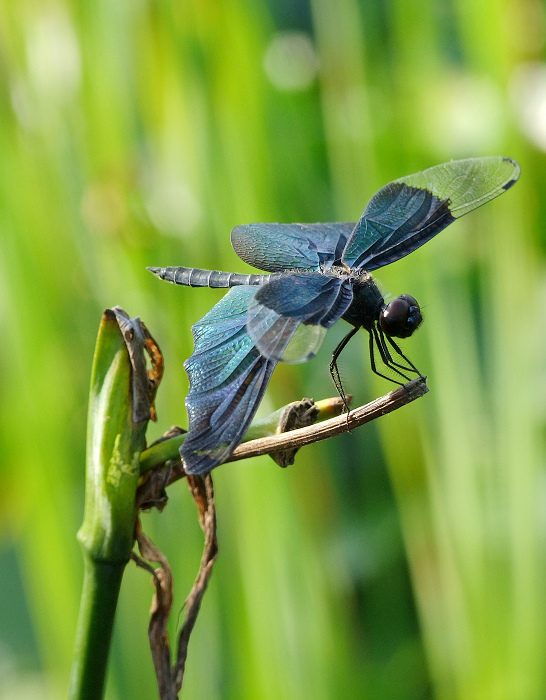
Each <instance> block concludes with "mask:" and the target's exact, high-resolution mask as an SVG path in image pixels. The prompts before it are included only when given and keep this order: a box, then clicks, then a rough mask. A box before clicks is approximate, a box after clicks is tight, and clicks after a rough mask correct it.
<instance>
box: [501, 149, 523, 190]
mask: <svg viewBox="0 0 546 700" xmlns="http://www.w3.org/2000/svg"><path fill="white" fill-rule="evenodd" d="M502 160H503V161H504V162H505V163H510V164H511V165H512V167H513V168H514V172H513V174H512V177H511V178H510V179H509V180H508V181H507V182H505V183H504V185H503V186H502V188H503V190H505V191H506V190H509V189H510V188H511V187H512V186H513V185H515V184H516V182H517V181H518V179H519V176H520V173H521V168H520V165H519V163H518V162H517V161H516V160H514V159H513V158H510V157H509V156H503V157H502Z"/></svg>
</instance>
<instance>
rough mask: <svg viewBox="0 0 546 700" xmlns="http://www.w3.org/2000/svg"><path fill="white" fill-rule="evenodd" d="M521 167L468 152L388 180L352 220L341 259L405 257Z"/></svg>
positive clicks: (354, 262) (376, 261)
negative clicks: (360, 213)
mask: <svg viewBox="0 0 546 700" xmlns="http://www.w3.org/2000/svg"><path fill="white" fill-rule="evenodd" d="M519 172H520V169H519V165H518V164H517V163H516V162H515V161H513V160H511V159H510V158H505V157H502V156H491V157H487V158H467V159H465V160H454V161H451V162H450V163H443V164H442V165H436V166H434V167H433V168H429V169H428V170H424V171H423V172H421V173H416V174H415V175H409V176H407V177H403V178H400V179H399V180H395V181H394V182H391V183H389V184H388V185H386V186H385V187H383V188H382V189H380V190H379V192H377V193H376V194H375V195H374V196H373V197H372V199H371V200H370V202H369V204H368V206H367V207H366V209H365V211H364V213H363V214H362V216H361V218H360V220H359V221H358V223H357V224H356V226H355V229H354V231H353V233H352V234H351V237H350V238H349V241H348V242H347V246H346V248H345V250H344V252H343V256H342V260H343V262H344V263H345V264H346V265H348V266H349V267H359V268H364V269H365V270H375V269H376V268H378V267H382V266H383V265H387V264H389V263H391V262H394V261H395V260H398V259H399V258H402V257H404V256H405V255H407V254H408V253H411V252H412V251H414V250H415V249H416V248H419V247H420V246H422V245H423V243H426V241H428V240H430V239H431V238H432V237H433V236H435V235H436V234H437V233H439V232H440V231H441V230H442V229H444V228H445V227H446V226H448V225H449V224H450V223H452V222H453V221H455V219H458V218H459V217H461V216H463V215H464V214H468V212H470V211H472V210H473V209H477V208H478V207H481V206H482V204H485V203H486V202H489V201H491V200H492V199H494V198H495V197H498V196H499V195H500V194H502V193H503V192H505V191H506V190H507V189H509V188H510V187H512V185H513V184H514V183H515V182H516V180H517V179H518V177H519Z"/></svg>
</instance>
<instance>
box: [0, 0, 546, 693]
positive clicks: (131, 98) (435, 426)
mask: <svg viewBox="0 0 546 700" xmlns="http://www.w3.org/2000/svg"><path fill="white" fill-rule="evenodd" d="M545 36H546V19H545V8H544V4H543V3H542V2H539V1H538V0H508V1H507V0H421V2H419V3H417V2H414V1H413V0H369V1H366V0H360V1H359V0H336V1H335V2H332V1H331V0H297V1H291V0H269V2H268V1H267V0H253V1H252V2H250V0H179V1H178V2H175V1H173V0H120V1H119V2H112V1H111V0H96V1H95V2H76V0H48V1H47V2H43V3H32V2H29V1H28V0H17V2H13V1H12V2H10V1H9V0H1V2H0V71H1V78H0V154H1V155H0V163H1V164H0V320H1V324H2V325H1V328H2V331H1V332H2V343H1V347H0V367H1V376H2V381H1V383H0V392H1V397H2V411H1V426H0V452H1V469H2V498H1V499H0V516H1V525H2V527H1V537H0V591H1V596H0V697H1V698H2V699H11V698H17V699H18V700H20V699H24V698H35V697H40V698H62V697H64V696H65V695H66V690H67V686H68V674H69V671H70V665H71V656H72V650H73V640H74V632H75V623H76V617H77V611H78V599H79V591H80V585H81V580H82V561H81V554H80V550H79V547H78V544H77V542H76V538H75V535H76V531H77V529H78V527H79V525H80V523H81V519H82V513H83V484H84V451H85V425H86V401H87V391H88V382H89V375H90V369H91V360H92V353H93V348H94V343H95V337H96V331H97V328H98V323H99V320H100V316H101V313H102V310H103V308H104V307H111V306H114V305H115V304H120V305H121V306H123V307H124V308H125V309H126V310H127V311H128V312H129V313H130V314H131V315H132V316H136V315H138V316H140V317H141V318H142V319H143V320H144V321H145V322H146V324H147V325H148V327H149V328H150V330H151V332H152V333H153V335H154V336H155V337H156V339H157V340H158V342H159V344H160V346H161V348H162V350H163V352H164V354H165V364H166V377H165V380H164V383H163V385H162V387H161V389H160V392H159V397H158V401H157V408H158V414H159V422H158V424H157V425H156V426H153V428H152V430H151V435H150V437H151V439H154V438H155V437H157V436H158V435H159V434H161V433H162V432H163V430H165V429H167V428H168V427H169V426H170V425H171V424H173V423H178V424H181V425H185V424H186V415H185V409H184V396H185V394H186V392H187V380H186V376H185V373H184V371H183V368H182V362H183V360H184V359H185V358H187V357H188V356H189V355H190V353H191V350H192V340H191V333H190V326H191V324H192V323H194V322H195V321H196V320H198V319H199V318H200V317H202V316H203V315H204V314H205V313H206V311H207V310H208V309H210V307H211V306H212V305H213V304H214V303H215V302H216V301H217V300H218V299H219V298H220V296H221V292H220V291H218V290H208V289H201V290H198V289H186V288H180V287H174V286H172V285H166V284H164V283H162V282H160V281H159V280H157V279H156V278H154V277H152V275H150V274H149V273H147V272H146V269H145V268H146V266H147V265H160V266H164V265H177V264H181V265H193V266H202V267H207V268H215V269H226V270H234V271H241V272H244V271H249V270H250V268H248V266H246V265H245V264H244V263H242V262H241V261H240V260H238V259H237V257H236V256H235V254H234V252H233V251H232V250H231V248H230V244H229V231H230V229H231V228H232V227H233V226H234V225H236V224H241V223H250V222H254V221H281V222H292V221H332V220H334V221H335V220H342V221H347V220H355V219H356V218H357V217H358V216H359V215H360V213H361V211H362V209H363V208H364V206H365V204H366V202H367V200H368V198H369V197H370V196H371V195H372V194H373V193H374V192H375V191H376V190H377V189H378V188H379V187H380V186H381V185H383V184H385V183H386V182H388V181H389V180H392V179H394V178H396V177H400V176H402V175H406V174H409V173H411V172H415V171H418V170H422V169H424V168H426V167H429V166H431V165H434V164H436V163H440V162H443V161H447V160H450V159H452V158H460V157H466V156H481V155H493V154H502V155H509V156H511V157H513V158H515V159H517V160H518V161H519V162H520V164H521V166H522V177H521V180H520V182H519V183H518V184H517V185H516V187H515V188H514V189H513V190H511V191H510V192H509V193H508V194H506V195H505V196H503V197H502V198H501V199H499V200H497V201H495V202H493V203H491V204H488V205H487V206H486V207H484V208H483V209H481V210H479V211H477V212H474V213H473V214H471V215H470V216H468V217H466V218H465V219H463V220H461V221H458V222H456V223H455V224H454V225H453V226H451V227H450V228H449V229H448V230H447V231H446V232H444V233H443V234H442V235H441V236H438V237H437V238H435V239H434V240H433V241H431V242H430V243H428V244H427V245H426V246H424V247H423V248H421V249H420V250H419V251H417V252H415V253H413V254H412V255H411V256H409V257H407V258H405V259H404V260H402V261H400V262H398V263H396V264H395V265H392V266H389V267H387V268H385V269H382V270H380V271H378V274H377V279H378V280H379V282H380V283H381V285H383V288H384V290H385V291H386V292H391V293H393V294H398V293H402V292H408V293H410V294H413V295H414V296H416V297H417V298H418V299H419V301H420V303H421V304H422V306H423V308H424V314H425V316H426V320H425V323H424V324H423V328H422V330H420V332H419V333H418V334H416V336H415V337H414V338H412V339H410V340H409V341H407V342H406V344H405V345H404V348H405V350H406V351H407V353H408V354H409V356H410V357H411V358H412V360H413V361H414V362H415V363H416V364H417V366H418V367H419V368H420V369H421V370H422V371H423V372H424V373H426V374H428V377H429V386H430V389H431V392H430V393H429V394H428V395H427V396H426V397H424V398H423V399H421V400H419V401H417V402H415V403H414V404H412V405H410V406H407V407H405V408H403V409H402V410H400V411H397V412H396V414H395V415H392V416H389V417H386V418H384V419H382V420H381V421H378V422H376V424H375V425H370V426H366V427H364V428H362V429H360V430H358V431H355V432H354V433H353V434H350V435H345V436H341V437H338V438H336V439H334V440H331V441H330V442H328V443H326V444H325V443H322V444H320V445H315V446H312V447H309V448H305V449H304V450H302V451H301V452H300V453H299V454H298V457H297V461H296V464H295V465H294V467H292V468H290V469H288V470H281V469H279V468H278V467H277V466H276V465H274V463H273V462H272V461H271V460H269V459H268V458H265V457H263V458H260V459H256V460H253V461H248V462H244V463H240V462H239V463H236V464H229V465H226V466H224V467H221V468H220V469H217V470H216V472H215V485H216V493H217V507H218V518H219V538H220V556H219V559H218V563H217V565H216V569H215V572H214V574H213V578H212V582H211V585H210V588H209V590H208V592H207V595H206V596H205V600H204V604H203V607H202V611H201V615H200V617H199V620H198V623H197V626H196V629H195V632H194V635H193V638H192V641H191V646H190V653H189V658H188V667H187V669H188V670H187V676H186V682H185V696H186V697H188V698H207V699H210V700H215V699H224V698H230V699H231V698H237V699H239V698H241V699H245V700H262V699H263V700H269V699H271V700H273V699H274V700H279V699H285V698H286V699H288V700H292V699H294V700H300V699H302V700H303V699H307V698H313V700H321V699H336V700H337V699H338V698H341V699H343V698H371V699H373V700H376V699H379V700H382V699H387V700H390V699H391V698H396V699H401V700H405V699H408V700H409V699H411V700H413V699H416V698H441V699H444V698H445V699H451V698H453V699H461V700H463V699H464V700H469V699H470V700H471V699H473V698H479V699H480V700H488V699H491V700H504V699H505V698H506V700H519V699H523V700H531V699H534V698H544V697H546V665H545V663H544V659H545V658H546V610H545V607H546V605H545V600H546V568H545V563H546V561H545V560H546V557H545V541H544V540H545V528H546V517H545V516H546V480H545V475H546V469H545V467H546V462H545V449H544V433H545V430H544V427H545V416H546V364H545V357H544V347H545V341H546V324H545V322H544V321H545V317H546V310H545V304H546V275H545V272H546V259H545V258H546V256H545V242H546V200H545V199H544V197H543V196H542V192H543V190H544V186H545V185H546V162H545V158H544V151H545V150H546V63H545V62H544V41H545ZM347 330H348V326H346V325H345V324H344V323H339V324H336V326H335V327H334V328H333V329H332V330H331V331H330V333H329V334H328V337H327V340H326V342H325V343H324V347H323V349H322V350H321V353H320V356H319V357H318V358H316V359H314V360H313V361H312V362H310V363H308V364H307V365H303V366H298V367H293V366H291V367H288V366H280V367H278V369H277V370H276V371H275V375H274V377H273V380H272V383H271V386H270V389H269V391H268V394H267V397H266V399H265V401H264V404H263V411H264V412H268V411H269V410H273V409H274V408H277V407H279V406H281V405H283V404H285V403H287V402H289V401H292V400H295V399H298V398H301V397H302V396H313V397H315V398H316V399H319V398H324V397H327V396H331V395H334V394H335V391H334V388H333V386H332V383H331V380H330V378H329V373H328V362H329V357H330V353H331V351H332V349H333V348H334V346H335V345H336V343H337V342H338V341H339V340H340V339H341V337H342V336H343V335H344V333H345V332H346V331H347ZM341 372H342V376H343V379H344V382H345V386H346V390H347V391H349V392H351V393H353V394H354V396H355V401H356V404H357V405H358V404H360V403H364V402H366V401H368V400H371V399H372V398H374V397H375V396H378V395H380V394H382V393H385V392H386V391H387V390H390V389H391V387H390V386H389V385H388V384H387V383H386V382H384V381H382V380H376V378H373V377H372V376H371V372H370V369H369V360H368V352H367V337H366V334H364V333H362V334H361V335H360V337H358V336H357V338H355V340H353V342H352V343H351V344H350V346H349V347H348V348H347V350H346V351H345V353H344V355H343V357H342V360H341ZM144 527H145V528H146V530H147V532H149V533H150V534H151V535H152V537H153V538H154V540H155V541H156V542H157V544H158V545H159V546H160V547H161V549H162V550H163V551H164V552H165V553H166V554H167V556H168V557H169V559H170V561H171V563H172V566H173V570H174V575H175V582H176V599H175V615H174V618H175V619H174V620H173V624H172V633H173V634H174V633H175V632H176V629H177V626H178V625H179V623H180V620H181V619H182V617H183V613H182V612H180V614H177V613H178V611H181V609H182V606H183V602H184V599H185V596H186V594H187V592H188V591H189V588H190V587H191V584H192V582H193V578H194V576H195V573H196V571H197V567H198V562H199V558H200V555H201V548H202V536H201V532H200V530H199V527H198V525H197V519H196V515H195V512H194V505H193V503H192V501H191V498H190V496H189V493H188V492H187V490H186V488H185V485H184V483H178V484H176V485H175V486H174V487H172V488H171V489H170V503H169V505H168V507H167V509H166V511H165V512H164V513H163V514H162V515H158V514H154V513H152V514H150V515H145V516H144ZM151 595H152V586H151V584H150V580H149V576H148V575H147V574H146V573H144V572H143V571H141V570H136V568H135V567H134V566H132V565H130V566H128V568H127V572H126V577H125V580H124V584H123V590H122V597H121V601H120V608H119V613H118V617H117V621H116V630H115V639H114V648H113V651H112V663H111V667H110V670H109V679H108V688H107V698H108V699H109V700H118V699H120V700H121V699H125V698H131V699H132V698H154V697H156V687H155V679H154V675H153V669H152V663H151V660H150V655H149V651H148V642H147V636H146V628H147V618H148V610H149V605H150V599H151Z"/></svg>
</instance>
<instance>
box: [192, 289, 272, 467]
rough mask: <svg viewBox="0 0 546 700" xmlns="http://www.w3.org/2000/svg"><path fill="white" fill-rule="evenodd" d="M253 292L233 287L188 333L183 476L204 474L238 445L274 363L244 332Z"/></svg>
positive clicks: (254, 290) (254, 411)
mask: <svg viewBox="0 0 546 700" xmlns="http://www.w3.org/2000/svg"><path fill="white" fill-rule="evenodd" d="M255 292H256V287H245V286H242V287H235V288H233V289H231V290H230V291H229V292H228V293H227V294H226V296H225V297H224V298H223V299H222V300H221V301H220V302H219V303H218V304H216V306H214V307H213V308H212V309H211V311H209V313H208V314H207V315H206V316H205V317H204V318H202V319H201V320H200V321H199V322H198V323H196V324H195V325H194V326H193V328H192V331H193V336H194V345H195V348H194V352H193V354H192V356H191V357H190V358H189V359H188V360H186V362H185V363H184V367H185V369H186V372H187V373H188V376H189V379H190V391H189V394H188V397H187V399H186V408H187V410H188V419H189V432H188V434H187V436H186V439H185V441H184V443H183V445H182V448H181V450H180V452H181V455H182V458H183V461H184V467H185V469H186V471H187V473H188V474H199V473H202V472H208V471H210V470H211V469H213V468H214V467H216V466H218V465H219V464H221V463H222V462H223V461H225V460H226V459H227V458H228V457H229V455H230V454H231V452H232V451H233V450H234V449H235V447H236V446H237V445H238V444H239V442H240V441H241V440H242V438H243V435H244V434H245V432H246V430H247V428H248V426H249V424H250V422H251V420H252V418H253V417H254V414H255V413H256V410H257V408H258V405H259V403H260V401H261V399H262V397H263V394H264V391H265V389H266V387H267V384H268V382H269V379H270V378H271V373H272V372H273V369H274V367H275V365H276V362H275V361H274V360H271V359H267V358H265V357H263V356H262V355H261V354H260V352H259V351H258V349H257V348H256V347H255V345H254V343H253V342H252V340H251V339H250V337H249V336H248V333H247V331H246V319H247V306H248V303H249V300H250V299H251V298H252V296H253V294H254V293H255Z"/></svg>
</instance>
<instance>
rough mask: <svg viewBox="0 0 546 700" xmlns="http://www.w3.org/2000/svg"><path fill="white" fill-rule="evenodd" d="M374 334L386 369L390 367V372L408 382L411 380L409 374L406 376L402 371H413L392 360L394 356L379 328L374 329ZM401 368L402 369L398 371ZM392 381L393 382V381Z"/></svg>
mask: <svg viewBox="0 0 546 700" xmlns="http://www.w3.org/2000/svg"><path fill="white" fill-rule="evenodd" d="M372 332H373V334H374V338H375V343H376V345H377V349H378V350H379V354H380V355H381V359H382V360H383V363H384V364H385V366H386V367H388V368H389V369H390V370H392V371H393V372H396V374H398V375H399V376H400V377H403V378H404V379H405V380H406V381H409V380H410V377H408V375H407V374H404V372H402V371H401V370H402V369H404V370H406V371H411V370H410V369H409V368H408V367H404V366H402V365H399V364H398V363H397V362H395V361H394V360H393V358H392V355H391V353H390V351H389V348H388V347H387V344H386V343H385V337H384V336H383V335H382V334H381V333H380V332H379V331H378V330H377V328H373V329H372ZM398 367H400V368H401V369H397V368H398ZM391 381H393V380H392V379H391ZM396 383H397V384H399V383H400V382H396Z"/></svg>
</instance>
